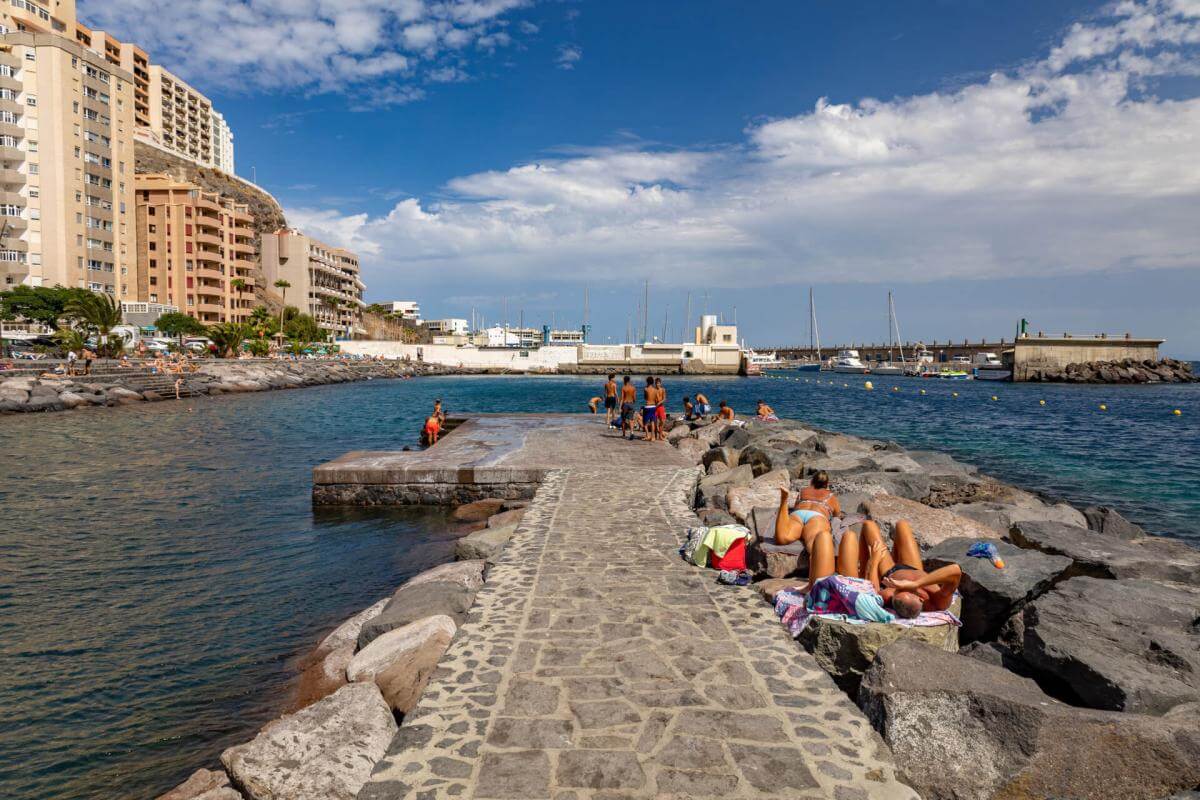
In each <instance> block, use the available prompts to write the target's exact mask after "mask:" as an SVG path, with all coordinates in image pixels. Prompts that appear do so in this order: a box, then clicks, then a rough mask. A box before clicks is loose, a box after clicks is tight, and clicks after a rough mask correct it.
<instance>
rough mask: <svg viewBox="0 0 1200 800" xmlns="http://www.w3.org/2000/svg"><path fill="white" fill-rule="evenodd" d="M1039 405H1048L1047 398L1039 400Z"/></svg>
mask: <svg viewBox="0 0 1200 800" xmlns="http://www.w3.org/2000/svg"><path fill="white" fill-rule="evenodd" d="M1038 405H1039V406H1044V405H1046V401H1045V400H1038Z"/></svg>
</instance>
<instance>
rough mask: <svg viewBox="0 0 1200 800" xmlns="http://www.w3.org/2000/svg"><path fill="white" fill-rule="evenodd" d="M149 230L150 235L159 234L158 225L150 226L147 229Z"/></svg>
mask: <svg viewBox="0 0 1200 800" xmlns="http://www.w3.org/2000/svg"><path fill="white" fill-rule="evenodd" d="M147 230H149V231H150V233H158V226H157V225H150V226H148V227H147Z"/></svg>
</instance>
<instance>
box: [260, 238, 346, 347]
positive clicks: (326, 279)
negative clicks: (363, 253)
mask: <svg viewBox="0 0 1200 800" xmlns="http://www.w3.org/2000/svg"><path fill="white" fill-rule="evenodd" d="M262 269H263V275H264V276H265V277H266V281H267V285H268V286H273V284H274V283H275V281H277V280H280V279H282V280H285V281H287V282H288V283H289V284H290V286H289V288H287V289H286V290H284V292H283V299H284V301H285V302H286V303H287V305H291V306H296V307H297V308H299V309H300V310H301V311H303V312H305V313H307V314H311V315H312V316H313V317H314V318H315V319H316V320H317V324H318V325H320V326H321V327H322V328H324V329H325V330H327V331H330V332H331V333H333V334H334V335H335V336H337V337H338V338H354V337H355V336H362V335H363V334H365V333H366V329H365V328H363V324H362V309H363V300H362V296H363V289H364V288H365V287H364V286H363V282H362V278H361V276H360V274H359V269H358V256H356V255H354V253H351V252H350V251H349V250H342V249H340V248H337V247H330V246H329V245H326V244H322V243H321V242H319V241H317V240H316V239H313V238H312V237H309V236H305V235H304V234H303V233H301V232H300V231H297V230H293V229H291V228H283V229H282V230H279V231H276V232H275V233H264V234H263V237H262ZM276 291H277V290H276Z"/></svg>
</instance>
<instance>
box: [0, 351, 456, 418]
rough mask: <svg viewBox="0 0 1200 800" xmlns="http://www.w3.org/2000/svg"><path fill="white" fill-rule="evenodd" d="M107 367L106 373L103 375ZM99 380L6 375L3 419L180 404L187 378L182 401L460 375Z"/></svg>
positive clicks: (295, 369) (373, 364)
mask: <svg viewBox="0 0 1200 800" xmlns="http://www.w3.org/2000/svg"><path fill="white" fill-rule="evenodd" d="M102 367H103V369H104V371H103V372H101V371H100V370H101V368H102ZM96 370H97V371H96V374H93V375H76V376H66V375H63V376H54V377H44V378H43V377H33V376H27V375H19V376H14V377H5V373H3V372H0V414H21V413H32V412H37V411H70V410H77V409H86V408H94V407H103V406H109V407H112V406H122V405H138V404H140V403H146V402H158V401H163V400H174V399H175V389H174V383H175V379H176V378H178V377H182V378H183V381H184V383H183V385H182V386H181V393H180V394H181V397H183V396H186V397H193V396H216V395H220V394H235V393H240V392H261V391H267V390H270V389H298V388H303V387H307V386H322V385H325V384H331V383H347V382H351V381H360V380H371V379H376V378H379V379H383V378H404V377H416V376H420V375H444V374H450V373H452V372H457V371H456V370H451V369H449V368H446V367H436V366H431V365H426V364H420V363H409V364H405V363H404V362H400V361H335V360H315V359H314V360H310V361H267V360H256V359H250V360H240V359H228V360H226V359H206V360H201V361H200V362H198V371H196V372H192V373H188V374H186V375H182V376H177V375H170V374H169V375H151V374H149V371H148V370H146V369H120V368H118V367H116V366H115V364H113V363H111V362H110V363H106V362H97V366H96Z"/></svg>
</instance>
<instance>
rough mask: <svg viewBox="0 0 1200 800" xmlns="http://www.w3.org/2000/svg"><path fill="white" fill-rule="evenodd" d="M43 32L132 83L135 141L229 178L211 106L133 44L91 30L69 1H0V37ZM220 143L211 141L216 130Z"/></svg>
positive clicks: (226, 145) (228, 157) (229, 161)
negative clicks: (95, 55) (99, 59)
mask: <svg viewBox="0 0 1200 800" xmlns="http://www.w3.org/2000/svg"><path fill="white" fill-rule="evenodd" d="M12 32H29V33H48V34H56V35H58V36H63V37H66V38H67V39H70V40H72V41H74V42H76V43H77V44H79V45H80V46H82V47H84V48H86V49H88V50H91V51H93V52H95V53H98V54H99V55H100V56H101V57H102V58H103V59H104V60H105V61H107V62H108V63H109V64H111V65H113V66H114V67H120V68H121V69H122V70H124V71H125V72H126V73H129V74H130V75H131V76H132V78H131V82H132V85H133V93H132V97H131V98H130V102H131V104H132V107H133V115H134V125H135V129H134V132H135V133H136V134H137V136H138V137H139V138H142V139H144V140H146V141H148V142H151V143H153V144H156V145H158V146H159V147H162V148H164V149H166V150H168V151H170V152H172V153H174V154H176V155H179V156H183V157H184V158H187V159H190V160H192V161H195V162H197V163H199V164H202V165H203V166H206V167H216V168H218V169H220V170H223V171H225V172H228V173H229V174H231V175H232V174H233V134H232V133H230V132H229V128H228V126H227V125H225V122H224V119H223V118H222V119H221V120H220V122H219V123H218V122H217V121H216V120H214V113H215V112H214V111H213V107H212V101H210V100H209V99H208V98H207V97H205V96H204V95H203V94H201V93H200V92H198V91H196V90H195V89H193V88H192V87H190V86H188V84H187V83H185V82H184V81H182V80H180V79H179V78H178V77H176V76H175V75H173V74H171V73H170V72H169V71H167V70H165V69H163V68H162V67H161V66H158V65H156V64H151V63H150V57H149V55H148V54H147V53H146V52H145V51H144V50H142V49H141V48H140V47H138V46H137V45H135V44H131V43H129V42H122V41H120V40H118V39H117V38H115V37H114V36H112V35H110V34H108V33H107V32H105V31H100V30H92V29H91V28H89V27H87V26H86V25H84V24H83V23H82V22H80V21H79V20H78V18H77V16H76V11H75V0H7V2H4V0H0V34H3V33H12ZM218 126H219V127H221V128H223V133H222V136H223V139H222V140H221V142H220V143H217V141H216V135H217V127H218Z"/></svg>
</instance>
